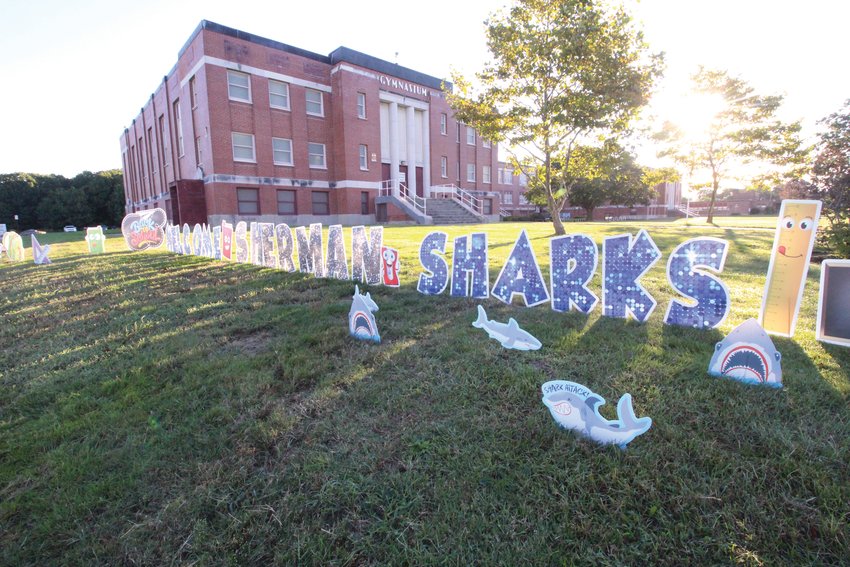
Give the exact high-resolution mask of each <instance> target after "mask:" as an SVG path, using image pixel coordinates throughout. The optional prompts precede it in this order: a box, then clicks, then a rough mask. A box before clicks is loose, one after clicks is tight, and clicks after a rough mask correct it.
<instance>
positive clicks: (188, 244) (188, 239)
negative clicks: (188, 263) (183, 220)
mask: <svg viewBox="0 0 850 567" xmlns="http://www.w3.org/2000/svg"><path fill="white" fill-rule="evenodd" d="M183 253H184V254H187V255H188V254H191V253H192V229H191V228H189V225H188V224H184V225H183Z"/></svg>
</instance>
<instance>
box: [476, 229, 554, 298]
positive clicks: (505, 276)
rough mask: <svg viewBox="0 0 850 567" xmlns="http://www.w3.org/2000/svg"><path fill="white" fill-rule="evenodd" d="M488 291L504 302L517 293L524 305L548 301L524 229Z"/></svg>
mask: <svg viewBox="0 0 850 567" xmlns="http://www.w3.org/2000/svg"><path fill="white" fill-rule="evenodd" d="M490 293H491V295H492V296H493V297H495V298H497V299H499V300H500V301H503V302H505V303H510V302H511V301H512V300H513V297H514V295H519V296H520V297H522V300H523V302H525V306H526V307H532V306H534V305H540V304H541V303H545V302H546V301H549V292H548V291H547V290H546V284H545V283H543V274H542V273H540V266H539V265H538V264H537V259H536V258H535V257H534V250H532V249H531V243H530V242H529V241H528V234H527V233H526V232H525V229H523V230H522V232H520V233H519V238H517V240H516V242H515V243H514V247H513V248H512V249H511V253H510V255H509V256H508V261H507V262H505V265H504V266H502V271H501V272H499V277H498V278H497V279H496V283H495V285H493V291H492V292H490Z"/></svg>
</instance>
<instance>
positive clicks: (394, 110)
mask: <svg viewBox="0 0 850 567" xmlns="http://www.w3.org/2000/svg"><path fill="white" fill-rule="evenodd" d="M398 153H399V149H398V103H397V102H391V103H390V179H392V188H393V195H395V196H396V197H398Z"/></svg>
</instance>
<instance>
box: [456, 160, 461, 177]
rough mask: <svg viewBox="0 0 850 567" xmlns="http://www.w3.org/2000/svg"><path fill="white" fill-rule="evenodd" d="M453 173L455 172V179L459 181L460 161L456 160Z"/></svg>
mask: <svg viewBox="0 0 850 567" xmlns="http://www.w3.org/2000/svg"><path fill="white" fill-rule="evenodd" d="M455 174H456V177H457V180H458V181H460V162H457V167H456V168H455Z"/></svg>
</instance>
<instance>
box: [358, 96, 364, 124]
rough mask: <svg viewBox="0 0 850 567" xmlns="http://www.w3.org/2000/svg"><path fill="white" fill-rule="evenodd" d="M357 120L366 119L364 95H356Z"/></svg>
mask: <svg viewBox="0 0 850 567" xmlns="http://www.w3.org/2000/svg"><path fill="white" fill-rule="evenodd" d="M357 118H363V119H365V118H366V95H365V94H363V93H357Z"/></svg>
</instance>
